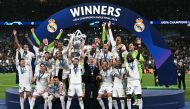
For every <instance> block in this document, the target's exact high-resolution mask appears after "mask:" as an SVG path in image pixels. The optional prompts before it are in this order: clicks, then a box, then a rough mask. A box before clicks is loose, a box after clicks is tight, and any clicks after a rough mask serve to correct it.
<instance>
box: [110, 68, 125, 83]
mask: <svg viewBox="0 0 190 109" xmlns="http://www.w3.org/2000/svg"><path fill="white" fill-rule="evenodd" d="M125 73H126V69H125V68H119V69H116V68H114V69H113V75H114V83H115V84H122V81H123V77H124V75H125ZM118 76H119V77H122V79H120V78H119V77H118Z"/></svg>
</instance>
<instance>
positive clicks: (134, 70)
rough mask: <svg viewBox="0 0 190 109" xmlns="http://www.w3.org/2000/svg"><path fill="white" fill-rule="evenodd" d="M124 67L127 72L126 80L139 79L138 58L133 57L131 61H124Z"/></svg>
mask: <svg viewBox="0 0 190 109" xmlns="http://www.w3.org/2000/svg"><path fill="white" fill-rule="evenodd" d="M126 69H127V71H128V72H129V77H128V80H140V75H139V70H138V60H137V59H135V60H134V61H133V62H131V63H128V62H127V63H126Z"/></svg>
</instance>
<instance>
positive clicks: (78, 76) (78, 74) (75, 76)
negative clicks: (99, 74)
mask: <svg viewBox="0 0 190 109" xmlns="http://www.w3.org/2000/svg"><path fill="white" fill-rule="evenodd" d="M83 74H84V71H83V69H82V68H81V67H77V68H74V66H71V68H70V74H69V78H70V84H82V75H83Z"/></svg>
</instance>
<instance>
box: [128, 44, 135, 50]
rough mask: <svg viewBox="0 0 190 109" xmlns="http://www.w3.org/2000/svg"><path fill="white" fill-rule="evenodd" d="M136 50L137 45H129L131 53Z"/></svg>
mask: <svg viewBox="0 0 190 109" xmlns="http://www.w3.org/2000/svg"><path fill="white" fill-rule="evenodd" d="M133 50H135V45H134V44H133V43H130V44H129V51H133Z"/></svg>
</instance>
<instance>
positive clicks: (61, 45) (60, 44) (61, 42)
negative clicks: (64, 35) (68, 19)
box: [57, 40, 63, 48]
mask: <svg viewBox="0 0 190 109" xmlns="http://www.w3.org/2000/svg"><path fill="white" fill-rule="evenodd" d="M57 47H58V48H62V47H63V41H61V40H59V41H58V44H57Z"/></svg>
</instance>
